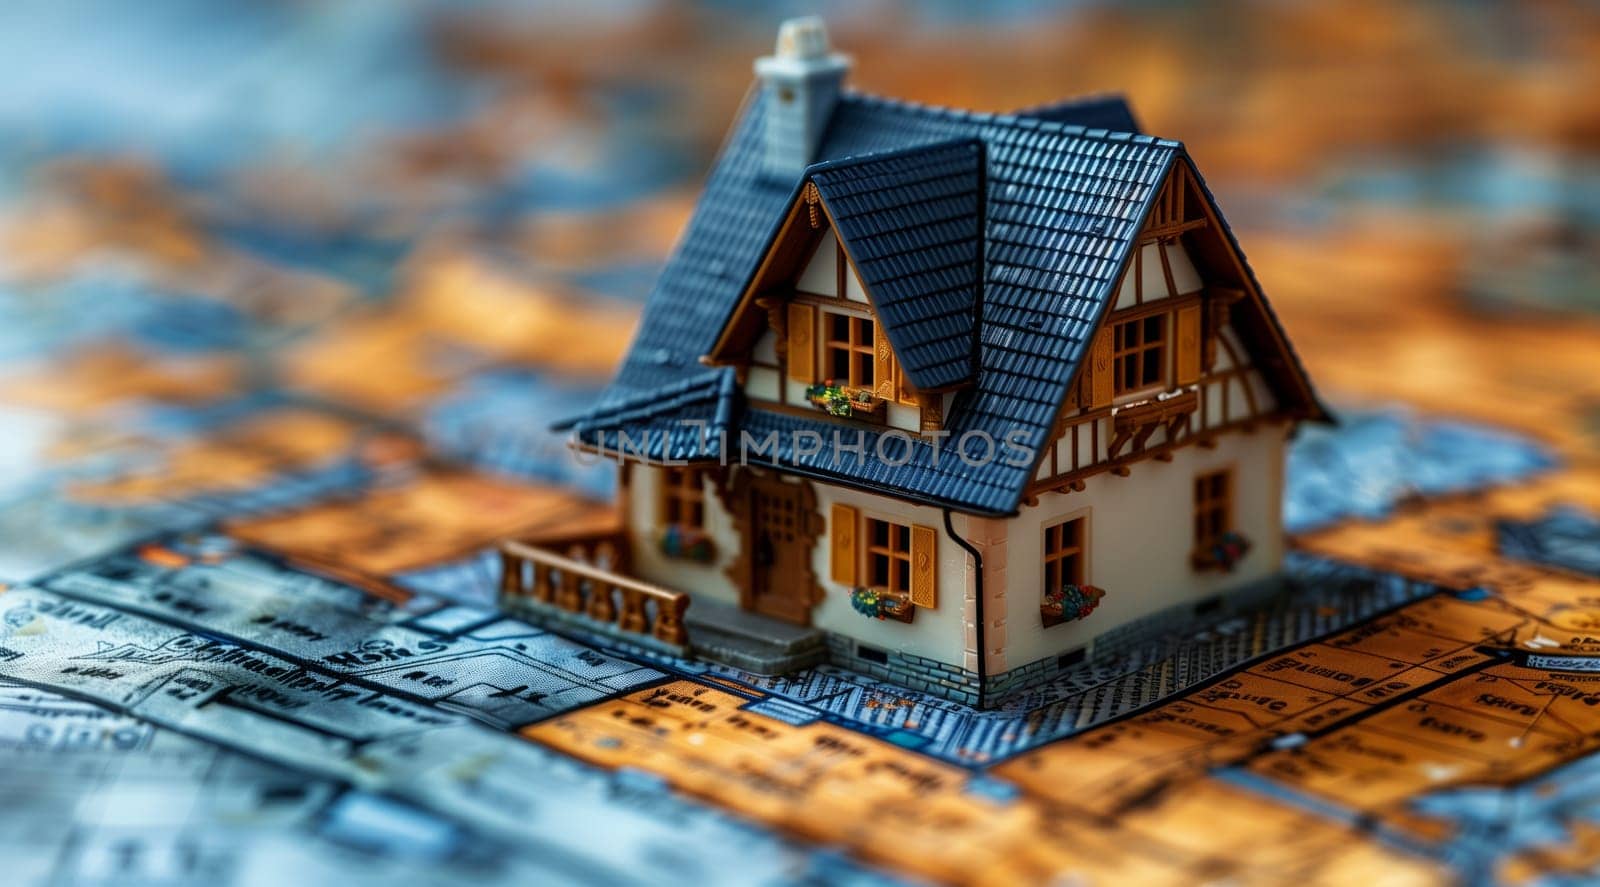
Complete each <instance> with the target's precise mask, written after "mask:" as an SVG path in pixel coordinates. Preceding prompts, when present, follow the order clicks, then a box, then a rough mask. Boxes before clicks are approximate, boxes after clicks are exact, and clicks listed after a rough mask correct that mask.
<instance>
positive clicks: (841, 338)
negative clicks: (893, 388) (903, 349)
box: [822, 311, 876, 389]
mask: <svg viewBox="0 0 1600 887" xmlns="http://www.w3.org/2000/svg"><path fill="white" fill-rule="evenodd" d="M822 316H823V322H824V324H825V327H824V330H823V335H824V338H823V342H822V353H823V355H824V358H825V360H826V362H825V363H824V364H823V366H824V368H825V372H826V374H827V377H828V378H830V379H833V380H834V382H835V383H836V384H839V385H848V386H850V387H851V388H866V389H871V388H873V387H874V384H873V383H874V379H873V376H874V372H873V367H874V365H875V363H876V351H875V350H874V348H873V336H874V333H875V332H876V330H875V329H874V324H873V322H872V318H870V317H856V316H854V315H851V314H835V313H833V312H831V311H828V312H824V313H823V315H822Z"/></svg>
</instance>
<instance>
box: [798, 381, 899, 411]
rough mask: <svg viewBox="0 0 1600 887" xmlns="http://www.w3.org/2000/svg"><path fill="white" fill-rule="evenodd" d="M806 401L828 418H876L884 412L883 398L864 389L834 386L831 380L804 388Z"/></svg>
mask: <svg viewBox="0 0 1600 887" xmlns="http://www.w3.org/2000/svg"><path fill="white" fill-rule="evenodd" d="M806 399H807V400H809V401H811V403H812V404H814V405H816V407H817V408H818V409H820V410H822V411H823V412H826V413H827V414H828V415H830V416H839V417H841V418H846V419H848V418H851V417H853V416H856V417H876V416H879V415H881V414H882V413H883V412H884V406H883V404H884V401H883V398H881V397H878V396H876V395H874V394H873V393H872V392H871V391H868V390H867V389H865V388H851V387H849V386H845V385H835V384H834V382H833V380H832V379H828V380H826V381H824V382H820V383H818V384H816V385H811V386H809V387H807V388H806Z"/></svg>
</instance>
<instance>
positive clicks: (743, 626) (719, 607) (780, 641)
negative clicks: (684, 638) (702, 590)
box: [683, 597, 828, 675]
mask: <svg viewBox="0 0 1600 887" xmlns="http://www.w3.org/2000/svg"><path fill="white" fill-rule="evenodd" d="M683 621H684V624H685V625H686V626H687V627H688V629H689V646H690V649H692V650H693V651H694V654H695V655H697V656H699V657H701V658H704V659H710V660H712V661H715V662H721V663H724V664H726V665H731V666H733V667H734V668H740V669H744V670H745V671H749V672H754V673H755V674H760V675H780V674H786V673H788V672H791V671H794V670H796V669H800V668H808V667H810V666H814V665H820V664H822V662H823V661H824V660H826V659H827V657H828V646H827V639H826V636H825V635H824V633H823V632H822V631H821V630H819V629H815V628H808V627H805V626H800V625H790V624H789V623H787V622H780V621H778V620H776V619H769V618H768V617H766V616H761V615H758V614H756V613H752V612H750V611H748V610H742V609H740V608H738V607H734V606H730V605H728V604H723V603H719V602H717V601H709V600H706V599H704V598H699V597H697V598H695V601H694V603H693V604H691V605H690V606H689V610H688V612H687V613H685V614H684V620H683Z"/></svg>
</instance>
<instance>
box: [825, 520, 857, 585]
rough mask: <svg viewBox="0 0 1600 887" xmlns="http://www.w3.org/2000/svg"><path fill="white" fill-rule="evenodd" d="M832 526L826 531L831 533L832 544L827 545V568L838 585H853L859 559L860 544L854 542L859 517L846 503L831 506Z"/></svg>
mask: <svg viewBox="0 0 1600 887" xmlns="http://www.w3.org/2000/svg"><path fill="white" fill-rule="evenodd" d="M830 523H831V524H832V526H830V527H829V528H828V532H829V533H830V534H832V536H831V538H832V540H833V541H832V544H831V545H830V546H829V548H830V551H829V559H830V565H829V569H830V571H831V573H832V575H833V581H835V582H837V583H839V584H840V585H849V586H854V585H855V584H856V565H857V563H858V562H859V561H860V560H861V557H860V551H861V549H860V546H858V545H857V544H856V534H857V533H858V532H860V529H861V519H860V516H859V515H858V514H857V513H856V510H855V509H854V508H851V507H850V506H848V505H839V504H837V503H835V504H834V506H833V517H832V519H831V521H830Z"/></svg>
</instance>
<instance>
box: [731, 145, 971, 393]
mask: <svg viewBox="0 0 1600 887" xmlns="http://www.w3.org/2000/svg"><path fill="white" fill-rule="evenodd" d="M983 163H984V159H983V149H982V145H981V144H979V143H977V142H974V141H971V140H967V141H961V142H955V143H949V144H943V145H934V146H930V147H927V148H918V149H913V150H909V151H903V152H894V153H890V154H885V155H872V156H869V157H864V158H852V159H849V160H845V161H840V162H838V163H829V164H818V165H816V166H813V167H812V168H811V169H810V170H808V172H807V175H806V177H805V178H804V179H803V180H802V183H801V185H800V187H799V189H798V190H797V191H796V192H795V195H794V197H793V198H792V199H791V204H790V207H789V209H788V211H787V212H786V213H785V214H784V217H783V221H782V223H781V224H780V225H779V226H778V228H777V230H776V232H775V233H774V235H773V237H772V239H771V241H770V242H769V244H768V246H767V249H766V254H765V255H764V256H763V258H762V260H761V262H760V264H759V266H758V267H757V269H756V272H755V274H754V275H753V276H752V278H751V280H750V282H749V284H747V286H746V287H745V291H744V293H743V295H742V296H741V297H740V300H739V302H738V303H737V304H736V305H735V307H734V309H733V312H732V314H731V315H730V317H729V318H728V320H727V321H726V323H725V324H724V326H723V327H722V330H721V333H720V334H719V336H718V338H717V342H716V343H715V344H714V345H713V346H712V348H711V350H710V352H709V353H708V355H707V360H708V362H711V363H727V362H730V361H736V360H738V359H740V356H741V355H742V354H743V353H744V352H745V350H746V349H748V348H749V346H750V343H751V341H752V337H753V336H755V335H757V334H758V332H759V329H760V324H759V322H758V320H757V317H758V315H759V313H760V309H761V308H762V306H763V305H765V306H766V309H767V310H770V309H771V306H772V303H773V301H774V300H782V299H786V298H789V297H791V296H792V295H793V294H794V293H796V292H800V293H812V294H819V293H825V294H827V295H841V296H846V297H848V296H850V295H854V294H855V293H856V292H857V291H859V292H861V293H863V294H864V295H865V297H866V301H867V302H868V303H869V305H870V306H871V311H872V314H873V316H874V319H875V321H876V322H877V323H878V324H880V325H881V328H882V329H883V331H884V334H885V337H886V339H887V341H888V345H889V347H890V348H891V349H892V351H893V354H894V357H895V359H896V361H897V363H898V365H899V367H900V369H901V371H902V372H903V374H904V381H905V383H906V385H907V387H909V388H912V389H914V390H916V391H919V392H923V393H933V392H939V391H947V390H951V389H954V388H958V387H961V386H963V385H966V384H967V383H969V382H970V381H971V380H972V377H973V376H974V374H975V372H976V368H977V340H976V336H977V329H978V322H979V294H980V292H981V290H982V276H983V268H982V254H983V246H982V244H983V215H984V213H983V205H984V203H985V199H986V195H985V193H984V172H983ZM835 243H836V244H837V245H838V247H839V250H840V251H839V253H838V254H837V255H829V252H828V249H827V244H835ZM819 255H820V258H819ZM830 270H831V271H832V272H833V273H834V274H835V275H837V282H836V283H830V282H829V280H828V274H829V272H830Z"/></svg>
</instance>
